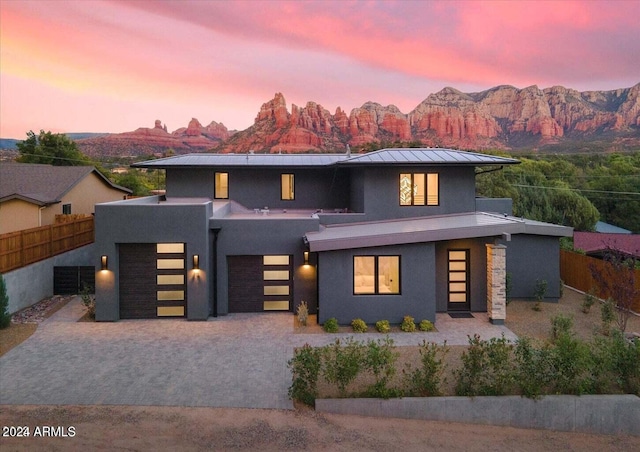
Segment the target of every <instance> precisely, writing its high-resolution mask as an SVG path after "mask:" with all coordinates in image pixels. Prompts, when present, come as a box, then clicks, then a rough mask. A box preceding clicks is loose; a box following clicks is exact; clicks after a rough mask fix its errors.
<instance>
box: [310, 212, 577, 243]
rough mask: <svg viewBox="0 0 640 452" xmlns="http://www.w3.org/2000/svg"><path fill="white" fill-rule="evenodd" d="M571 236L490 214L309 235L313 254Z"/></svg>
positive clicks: (558, 229)
mask: <svg viewBox="0 0 640 452" xmlns="http://www.w3.org/2000/svg"><path fill="white" fill-rule="evenodd" d="M505 233H506V234H536V235H550V236H556V237H570V236H571V234H572V233H573V229H572V228H569V227H566V226H558V225H555V224H550V223H542V222H540V221H533V220H527V219H522V218H515V217H511V216H506V215H495V214H491V213H486V212H470V213H463V214H453V215H441V216H433V217H421V218H408V219H399V220H388V221H371V222H363V223H350V224H337V225H329V226H326V227H324V229H322V230H320V231H319V232H309V233H307V234H306V235H305V241H306V242H307V243H308V245H309V250H310V251H330V250H341V249H352V248H367V247H373V246H385V245H399V244H406V243H422V242H435V241H441V240H455V239H462V238H472V237H491V236H500V235H502V234H505Z"/></svg>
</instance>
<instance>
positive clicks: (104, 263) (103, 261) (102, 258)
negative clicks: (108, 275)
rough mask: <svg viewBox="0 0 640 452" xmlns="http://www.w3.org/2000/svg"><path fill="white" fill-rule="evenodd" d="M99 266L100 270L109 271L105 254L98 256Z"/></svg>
mask: <svg viewBox="0 0 640 452" xmlns="http://www.w3.org/2000/svg"><path fill="white" fill-rule="evenodd" d="M100 265H101V268H102V270H109V260H108V258H107V255H106V254H103V255H102V256H100Z"/></svg>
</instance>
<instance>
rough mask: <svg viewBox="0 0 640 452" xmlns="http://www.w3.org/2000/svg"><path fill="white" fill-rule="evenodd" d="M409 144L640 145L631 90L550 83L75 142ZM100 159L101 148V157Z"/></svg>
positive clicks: (276, 112)
mask: <svg viewBox="0 0 640 452" xmlns="http://www.w3.org/2000/svg"><path fill="white" fill-rule="evenodd" d="M394 142H400V143H404V144H407V143H412V144H418V143H420V144H422V145H427V146H443V147H456V148H461V149H477V150H482V149H490V148H491V149H496V148H497V149H515V150H517V149H539V148H544V147H552V148H554V149H555V150H557V151H562V150H568V151H571V150H578V149H581V148H583V147H585V146H586V145H585V143H597V146H599V148H598V149H599V150H610V149H614V150H620V149H637V148H638V146H640V83H639V84H637V85H635V86H633V87H631V88H626V89H619V90H614V91H586V92H578V91H576V90H572V89H568V88H564V87H561V86H554V87H552V88H545V89H539V88H538V87H537V86H530V87H527V88H524V89H518V88H514V87H513V86H498V87H495V88H492V89H489V90H486V91H482V92H479V93H462V92H460V91H458V90H456V89H454V88H444V89H443V90H441V91H440V92H438V93H435V94H431V95H429V96H428V97H427V98H426V99H425V100H424V101H422V102H421V103H420V104H419V105H418V106H417V107H416V108H414V109H413V110H412V111H411V112H409V113H408V114H404V113H402V112H401V111H400V110H399V109H398V108H397V107H396V106H394V105H388V106H382V105H380V104H377V103H375V102H367V103H365V104H364V105H362V107H360V108H354V109H352V110H351V113H350V114H348V115H347V113H346V112H345V111H343V110H342V109H341V108H340V107H338V108H337V109H336V111H335V113H334V114H331V113H330V112H329V111H328V110H327V109H325V108H324V107H322V106H321V105H319V104H316V103H315V102H308V103H307V104H306V105H305V106H304V107H298V106H297V105H291V112H289V110H288V109H287V104H286V101H285V98H284V96H283V95H282V94H281V93H276V95H275V97H274V98H273V99H272V100H270V101H268V102H266V103H264V104H263V105H262V107H261V108H260V111H259V112H258V115H257V116H256V119H255V121H254V124H253V125H252V126H251V127H249V128H248V129H246V130H243V131H240V132H230V131H228V130H227V128H226V127H224V125H222V124H218V123H216V122H212V123H211V124H209V125H208V126H206V127H203V126H202V125H201V124H200V123H199V122H198V121H197V120H196V119H192V120H191V122H190V123H189V126H188V127H187V128H182V129H178V130H176V131H175V132H173V133H171V134H169V133H168V132H167V131H166V126H165V127H163V126H161V124H160V122H159V121H156V126H155V127H154V128H153V129H145V128H142V129H138V130H136V131H135V132H128V133H123V134H118V135H109V136H107V137H101V138H93V139H88V140H79V141H78V144H79V145H80V148H81V149H82V150H83V151H85V152H87V148H88V147H89V146H90V147H91V148H92V149H95V150H97V151H98V152H100V149H104V147H103V146H101V145H99V143H105V144H106V143H108V144H109V146H111V149H112V150H113V152H110V154H112V155H113V154H117V155H120V154H125V155H133V154H136V153H138V154H139V153H141V152H139V151H140V150H141V149H145V152H142V153H151V152H150V151H153V152H158V151H161V150H163V149H164V150H166V149H168V148H171V149H173V150H174V151H175V152H176V153H184V152H199V151H203V152H204V151H211V150H213V151H214V152H235V153H243V152H248V151H249V150H253V151H256V152H343V151H344V149H345V148H346V146H347V145H351V146H352V147H354V149H357V148H358V146H363V145H365V144H370V143H380V145H388V144H390V143H394ZM101 152H102V153H105V152H104V151H101Z"/></svg>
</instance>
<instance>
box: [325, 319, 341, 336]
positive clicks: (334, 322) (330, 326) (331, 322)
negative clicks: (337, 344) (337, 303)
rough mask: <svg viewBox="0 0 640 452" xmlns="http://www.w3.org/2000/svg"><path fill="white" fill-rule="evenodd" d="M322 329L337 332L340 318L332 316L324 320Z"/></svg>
mask: <svg viewBox="0 0 640 452" xmlns="http://www.w3.org/2000/svg"><path fill="white" fill-rule="evenodd" d="M322 329H324V330H325V331H326V332H327V333H337V332H338V319H336V318H335V317H331V318H330V319H327V321H326V322H324V325H322Z"/></svg>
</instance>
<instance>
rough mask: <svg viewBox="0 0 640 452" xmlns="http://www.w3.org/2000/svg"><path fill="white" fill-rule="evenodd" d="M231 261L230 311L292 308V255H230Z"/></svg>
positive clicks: (287, 309) (284, 309)
mask: <svg viewBox="0 0 640 452" xmlns="http://www.w3.org/2000/svg"><path fill="white" fill-rule="evenodd" d="M227 264H228V269H229V312H262V311H290V310H291V306H292V302H291V301H292V296H293V290H292V289H293V287H292V274H293V272H292V268H291V257H290V256H288V255H267V256H228V257H227Z"/></svg>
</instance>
